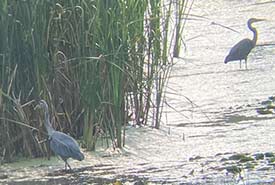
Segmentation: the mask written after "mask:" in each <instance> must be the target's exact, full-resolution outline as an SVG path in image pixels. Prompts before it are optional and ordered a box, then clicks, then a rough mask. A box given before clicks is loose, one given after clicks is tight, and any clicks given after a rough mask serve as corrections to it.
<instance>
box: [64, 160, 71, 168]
mask: <svg viewBox="0 0 275 185" xmlns="http://www.w3.org/2000/svg"><path fill="white" fill-rule="evenodd" d="M64 161H65V170H67V166H68V167H69V170H71V171H72V168H71V166H70V165H69V163H68V161H67V160H64Z"/></svg>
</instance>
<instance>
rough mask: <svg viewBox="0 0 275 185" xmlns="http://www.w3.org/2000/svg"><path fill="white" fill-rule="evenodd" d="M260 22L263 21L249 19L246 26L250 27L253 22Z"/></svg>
mask: <svg viewBox="0 0 275 185" xmlns="http://www.w3.org/2000/svg"><path fill="white" fill-rule="evenodd" d="M260 21H265V19H257V18H250V19H248V21H247V24H248V25H251V24H253V23H254V22H260Z"/></svg>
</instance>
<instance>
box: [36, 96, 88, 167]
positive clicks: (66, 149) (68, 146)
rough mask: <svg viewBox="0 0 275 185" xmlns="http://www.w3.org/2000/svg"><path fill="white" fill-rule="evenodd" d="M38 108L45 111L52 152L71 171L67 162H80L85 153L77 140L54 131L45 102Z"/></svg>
mask: <svg viewBox="0 0 275 185" xmlns="http://www.w3.org/2000/svg"><path fill="white" fill-rule="evenodd" d="M37 107H39V108H42V109H43V110H44V113H45V122H44V124H45V127H46V129H47V132H48V136H49V141H50V147H51V149H52V151H53V152H54V153H55V154H56V155H58V156H60V157H61V159H62V160H63V161H64V162H65V170H67V166H68V167H69V169H70V170H71V166H70V165H69V163H68V161H67V160H68V158H73V159H76V160H79V161H82V160H83V159H84V155H83V153H81V151H80V149H79V145H78V144H77V142H76V140H75V139H74V138H72V137H71V136H69V135H66V134H64V133H62V132H59V131H56V130H54V129H53V127H52V125H51V122H50V116H49V109H48V105H47V103H46V101H45V100H40V101H39V104H38V105H37Z"/></svg>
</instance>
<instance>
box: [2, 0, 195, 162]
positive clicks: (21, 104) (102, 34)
mask: <svg viewBox="0 0 275 185" xmlns="http://www.w3.org/2000/svg"><path fill="white" fill-rule="evenodd" d="M188 3H189V2H188V1H179V2H178V3H176V4H174V3H173V1H165V3H164V2H161V1H156V0H153V1H130V0H128V1H118V0H115V1H101V0H95V1H89V0H83V1H79V0H76V1H61V0H52V1H15V0H11V1H8V0H3V1H1V2H0V26H1V28H3V29H1V30H0V61H1V65H0V76H1V82H0V117H1V122H0V133H1V134H0V157H1V159H3V160H5V161H10V160H12V158H14V157H15V156H16V155H18V154H20V153H21V154H22V155H23V156H42V155H45V153H47V156H48V157H50V152H49V148H48V147H47V145H46V144H43V145H38V144H37V143H35V140H34V139H33V138H32V135H31V129H37V130H39V138H45V134H43V127H42V124H41V123H42V116H40V115H39V114H38V113H37V112H36V111H34V110H33V108H34V106H35V103H36V102H35V101H36V100H38V99H41V98H42V99H45V100H46V101H47V102H48V103H49V108H50V114H51V115H52V117H54V118H53V120H52V122H53V125H54V127H55V128H56V129H57V130H61V131H63V132H65V133H69V134H70V135H71V136H73V137H74V138H76V139H78V138H81V139H83V141H82V143H83V146H85V147H86V148H87V149H88V150H94V149H95V145H96V142H97V140H98V138H99V137H101V138H104V139H105V141H106V145H107V146H112V147H114V148H115V147H122V146H123V145H124V143H125V139H126V138H125V126H126V125H128V124H129V123H131V124H134V125H146V124H148V123H151V124H150V125H152V126H153V127H155V128H159V126H160V121H161V114H162V107H163V106H162V104H163V96H164V93H165V85H166V83H167V79H168V76H169V74H170V70H171V67H172V66H173V57H174V55H175V56H177V55H178V53H179V48H180V45H181V43H182V42H181V33H182V32H183V25H184V23H185V21H186V17H187V16H188V12H189V11H190V6H189V5H188ZM186 7H188V8H186ZM174 15H175V16H174ZM175 17H176V21H171V20H172V19H173V20H174V19H175ZM60 98H62V100H63V102H62V103H60V101H59V99H60Z"/></svg>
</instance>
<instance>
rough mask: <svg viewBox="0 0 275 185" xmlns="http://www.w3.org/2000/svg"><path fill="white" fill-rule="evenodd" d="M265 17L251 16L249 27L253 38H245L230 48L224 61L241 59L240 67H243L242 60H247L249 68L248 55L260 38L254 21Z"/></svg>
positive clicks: (248, 22)
mask: <svg viewBox="0 0 275 185" xmlns="http://www.w3.org/2000/svg"><path fill="white" fill-rule="evenodd" d="M264 20H265V19H256V18H251V19H249V20H248V21H247V26H248V28H249V29H250V30H251V31H252V32H253V39H252V40H251V39H248V38H246V39H243V40H241V41H240V42H238V43H237V44H236V45H235V46H233V48H232V49H231V50H230V52H229V54H228V55H227V56H226V58H225V60H224V63H225V64H226V63H227V62H230V61H235V60H239V61H240V68H241V67H242V60H245V68H246V69H247V56H248V54H249V53H250V51H251V50H252V49H253V48H254V47H255V46H256V42H257V39H258V32H257V30H256V28H254V27H253V26H252V24H253V23H255V22H259V21H264Z"/></svg>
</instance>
